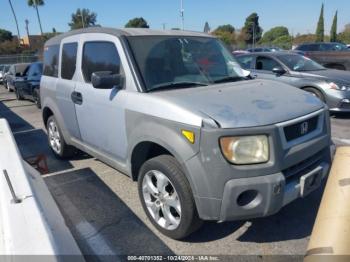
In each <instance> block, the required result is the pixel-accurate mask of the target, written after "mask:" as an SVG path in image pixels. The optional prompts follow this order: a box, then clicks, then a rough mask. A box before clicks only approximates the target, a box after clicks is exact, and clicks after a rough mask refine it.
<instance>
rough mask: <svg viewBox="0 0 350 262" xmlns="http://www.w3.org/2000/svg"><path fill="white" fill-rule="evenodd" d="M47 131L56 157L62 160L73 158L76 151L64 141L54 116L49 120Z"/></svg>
mask: <svg viewBox="0 0 350 262" xmlns="http://www.w3.org/2000/svg"><path fill="white" fill-rule="evenodd" d="M46 129H47V138H48V142H49V146H50V148H51V150H52V152H53V153H54V155H55V156H56V157H58V158H61V159H64V158H69V157H72V156H73V154H74V151H75V149H74V147H72V146H70V145H68V144H67V143H66V141H65V140H64V138H63V135H62V132H61V129H60V128H59V126H58V123H57V121H56V119H55V117H54V116H53V115H52V116H50V117H49V119H48V120H47V124H46Z"/></svg>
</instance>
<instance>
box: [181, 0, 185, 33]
mask: <svg viewBox="0 0 350 262" xmlns="http://www.w3.org/2000/svg"><path fill="white" fill-rule="evenodd" d="M184 11H185V10H184V8H183V0H180V16H181V24H182V30H185V18H184Z"/></svg>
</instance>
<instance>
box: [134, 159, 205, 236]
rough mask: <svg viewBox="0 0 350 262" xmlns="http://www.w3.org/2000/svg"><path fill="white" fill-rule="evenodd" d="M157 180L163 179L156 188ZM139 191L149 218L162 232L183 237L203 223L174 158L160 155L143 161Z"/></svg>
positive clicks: (183, 175) (139, 178) (185, 179)
mask: <svg viewBox="0 0 350 262" xmlns="http://www.w3.org/2000/svg"><path fill="white" fill-rule="evenodd" d="M158 181H162V184H159V187H158V183H159V182H158ZM162 185H163V186H162ZM160 188H161V189H160ZM138 191H139V197H140V201H141V204H142V207H143V209H144V211H145V212H146V214H147V216H148V218H149V219H150V221H151V222H152V224H153V225H154V226H155V227H156V228H157V229H158V230H159V231H160V232H162V233H163V234H164V235H166V236H168V237H170V238H172V239H182V238H185V237H186V236H188V235H189V234H191V233H193V232H194V231H196V230H197V229H199V228H200V227H201V225H202V224H203V221H202V220H201V219H200V218H199V216H198V213H197V209H196V205H195V202H194V198H193V194H192V190H191V187H190V185H189V182H188V181H187V178H186V177H185V174H184V173H183V171H182V168H181V166H180V164H179V163H178V162H177V161H176V159H175V158H174V157H172V156H170V155H161V156H157V157H155V158H152V159H150V160H148V161H146V162H145V163H144V164H143V165H142V167H141V169H140V172H139V177H138ZM146 202H147V204H146ZM170 202H171V204H170ZM164 214H166V215H164ZM169 218H170V219H169Z"/></svg>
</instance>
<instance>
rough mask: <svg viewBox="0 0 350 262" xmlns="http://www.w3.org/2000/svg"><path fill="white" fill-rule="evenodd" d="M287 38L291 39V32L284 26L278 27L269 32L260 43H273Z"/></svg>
mask: <svg viewBox="0 0 350 262" xmlns="http://www.w3.org/2000/svg"><path fill="white" fill-rule="evenodd" d="M282 36H287V37H289V38H290V35H289V31H288V28H287V27H284V26H276V27H273V28H271V29H270V30H269V31H267V32H266V33H265V34H264V35H263V37H262V38H261V40H260V43H262V44H264V43H267V44H269V43H272V42H273V41H275V40H276V39H278V38H280V37H282Z"/></svg>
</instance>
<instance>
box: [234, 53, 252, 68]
mask: <svg viewBox="0 0 350 262" xmlns="http://www.w3.org/2000/svg"><path fill="white" fill-rule="evenodd" d="M236 59H237V61H238V63H239V64H240V65H241V67H242V68H243V69H250V66H251V63H252V60H253V57H252V56H238V57H236Z"/></svg>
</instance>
